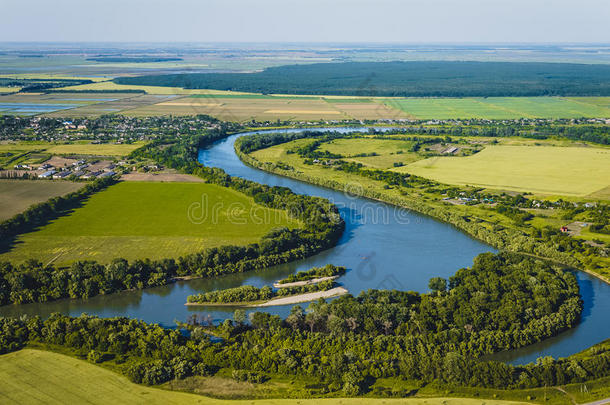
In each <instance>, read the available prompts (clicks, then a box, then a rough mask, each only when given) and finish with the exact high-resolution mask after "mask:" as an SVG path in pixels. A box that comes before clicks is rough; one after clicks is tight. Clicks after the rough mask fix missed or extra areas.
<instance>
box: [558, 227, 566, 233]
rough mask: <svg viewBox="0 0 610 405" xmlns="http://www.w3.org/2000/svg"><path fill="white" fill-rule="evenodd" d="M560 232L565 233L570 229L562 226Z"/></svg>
mask: <svg viewBox="0 0 610 405" xmlns="http://www.w3.org/2000/svg"><path fill="white" fill-rule="evenodd" d="M559 230H560V231H561V232H563V233H566V232H568V227H567V226H562V227H561V228H559Z"/></svg>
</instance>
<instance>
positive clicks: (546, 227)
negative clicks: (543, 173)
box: [236, 125, 610, 280]
mask: <svg viewBox="0 0 610 405" xmlns="http://www.w3.org/2000/svg"><path fill="white" fill-rule="evenodd" d="M411 131H412V132H414V133H415V134H417V135H412V134H411ZM515 131H516V130H515V129H514V128H513V127H512V126H492V125H490V126H481V127H475V128H472V129H468V130H467V133H464V132H466V131H465V130H464V129H463V128H461V127H440V128H426V127H420V128H413V129H411V128H409V129H407V131H406V134H405V131H404V130H403V132H399V131H398V130H397V131H394V132H395V133H393V132H392V131H391V132H389V133H384V134H376V135H375V134H368V135H359V134H351V135H345V134H340V133H315V132H305V133H299V134H278V133H272V134H264V135H255V136H249V137H243V138H240V139H238V141H237V143H236V151H237V153H238V155H239V156H240V158H241V159H242V160H244V161H245V162H247V163H249V164H251V165H253V166H256V167H259V168H261V169H263V170H269V171H273V172H275V173H278V174H281V175H285V176H289V177H294V178H298V179H301V180H304V181H308V182H311V183H314V184H319V185H323V186H327V187H331V188H335V189H339V190H345V189H346V185H349V184H358V185H359V187H357V188H356V189H353V188H350V189H349V190H350V192H353V193H357V194H359V195H362V196H365V197H370V198H375V199H380V200H383V201H386V202H389V203H392V204H396V205H398V206H402V207H407V208H409V209H414V210H416V211H418V212H421V213H424V214H426V215H430V216H433V217H435V218H438V219H440V220H442V221H445V222H448V223H451V224H453V225H455V226H457V227H459V228H461V229H463V230H464V231H466V232H467V233H469V234H470V235H472V236H473V237H476V238H478V239H480V240H482V241H485V242H487V243H489V244H491V245H493V246H495V247H497V248H499V249H503V250H508V251H514V252H525V253H528V254H533V255H536V256H540V257H546V258H549V259H551V260H554V261H557V262H561V263H563V264H566V265H568V266H574V267H579V268H581V269H585V270H588V271H590V272H592V273H593V274H595V275H597V276H599V277H601V278H605V279H606V280H610V278H608V277H610V270H609V269H610V259H609V258H608V253H607V252H608V247H607V246H605V245H604V244H603V243H598V242H599V241H600V238H599V237H597V238H596V237H595V236H593V234H594V233H588V232H586V229H585V232H581V233H580V235H578V236H571V235H572V234H571V233H570V232H564V233H562V232H560V228H561V227H562V226H565V225H567V224H569V223H571V222H572V221H582V222H587V223H589V222H592V223H595V224H605V223H607V221H608V217H607V214H606V213H607V212H608V210H607V208H606V207H607V205H606V204H605V203H604V202H603V201H597V202H593V203H591V202H590V201H591V200H589V199H588V200H584V201H582V200H577V199H575V198H569V199H568V198H567V197H564V198H563V199H562V198H558V197H557V196H555V197H550V196H548V195H547V196H546V197H545V196H540V195H527V196H526V197H527V198H526V197H524V196H523V195H516V196H515V198H513V197H512V196H514V195H515V194H516V193H514V192H511V193H510V194H507V193H506V192H502V191H501V190H500V191H498V190H497V189H487V188H483V187H466V186H461V187H456V186H449V185H446V184H441V183H437V182H435V181H433V180H430V179H427V178H423V177H419V176H416V175H413V174H408V173H398V172H396V171H388V170H378V169H371V168H367V167H365V166H363V165H362V164H358V163H355V162H349V161H347V160H346V159H345V158H337V157H328V153H329V152H328V151H327V150H322V148H323V147H324V145H326V144H328V143H329V142H330V141H334V142H336V141H337V140H338V139H348V140H351V139H359V140H360V141H361V142H365V140H366V137H373V138H375V141H377V140H379V139H386V138H387V139H388V140H390V139H392V140H396V139H403V140H407V139H408V140H411V141H413V140H416V142H415V143H414V145H413V149H416V148H417V149H416V152H415V153H416V154H417V155H418V156H421V157H425V156H427V155H428V154H430V153H433V152H432V151H426V149H431V148H433V147H436V146H435V145H437V146H442V145H445V146H442V148H443V149H444V148H446V147H447V146H446V145H455V146H458V147H460V148H463V147H465V146H466V144H469V143H471V144H474V145H479V146H480V145H481V144H484V145H485V144H487V145H493V144H497V145H498V146H495V148H498V149H501V148H502V147H504V146H503V144H508V145H514V146H520V147H524V148H531V149H532V150H535V149H536V148H537V146H535V144H541V145H548V146H551V145H561V146H576V145H583V143H582V142H583V140H587V141H590V140H595V141H596V142H599V143H602V144H607V142H608V136H607V134H606V133H605V132H604V131H605V128H604V127H593V126H592V127H589V126H587V125H585V126H572V127H568V126H566V127H563V126H558V127H554V126H542V127H540V128H536V129H535V131H532V132H530V133H529V136H531V137H532V138H534V139H524V138H513V137H512V136H514V134H515ZM429 133H433V134H436V135H435V136H430V135H429ZM449 134H451V136H449ZM455 134H457V135H459V136H454V135H455ZM550 134H555V135H554V137H553V138H551V135H550ZM439 135H444V136H443V137H440V136H439ZM466 135H468V137H466ZM556 136H561V138H559V139H557V138H555V137H556ZM566 138H567V139H566ZM571 140H574V141H571ZM576 141H578V143H576V144H575V143H574V142H576ZM429 145H430V146H429ZM523 145H531V146H523ZM506 147H508V146H506ZM542 149H543V150H546V149H549V150H550V149H552V148H542ZM555 149H556V150H558V151H561V150H565V149H567V150H572V149H576V148H565V147H554V148H553V150H555ZM580 149H582V150H585V151H586V150H592V151H595V150H599V151H601V152H605V149H601V148H589V147H581V148H580ZM580 149H578V150H580ZM437 150H442V149H437ZM436 153H438V154H441V153H439V152H436ZM479 153H481V152H479ZM576 153H579V152H578V151H577V152H576ZM584 153H587V152H584ZM318 156H319V157H320V158H321V159H319V162H318V163H315V159H313V158H315V157H318ZM382 156H384V155H382ZM385 156H399V155H389V154H386V155H385ZM476 156H477V155H474V156H473V158H476ZM445 159H448V160H449V159H451V161H460V160H464V159H468V158H461V157H447V158H445ZM420 162H421V161H420ZM535 162H536V161H534V162H528V164H529V165H530V167H531V165H534V166H535V164H536V163H535ZM594 162H595V160H594ZM598 162H600V164H601V165H602V166H604V165H605V164H606V162H605V161H603V160H602V161H600V160H598ZM587 163H588V162H584V163H582V164H585V165H586V164H587ZM546 164H547V167H546V168H545V170H547V172H553V171H554V170H555V173H558V174H557V176H558V179H557V180H555V183H554V184H562V183H561V182H562V180H561V176H562V173H561V171H556V169H555V168H556V167H562V166H561V165H560V164H558V163H557V162H555V161H552V160H551V159H547V161H546ZM567 165H568V166H570V165H571V163H568V164H567ZM401 169H402V168H401ZM401 169H397V170H401ZM486 170H487V168H480V171H482V172H485V171H486ZM513 170H518V169H513ZM538 171H540V170H538ZM577 173H578V172H577ZM534 174H535V173H534ZM468 175H469V176H476V175H480V176H485V175H486V173H477V174H473V173H469V174H468ZM570 176H571V175H570V174H569V173H567V174H565V177H566V180H565V181H564V183H565V182H569V181H571V180H570ZM581 178H583V179H584V181H583V183H585V184H587V182H589V181H595V180H594V179H591V180H589V179H586V178H584V177H583V176H581ZM601 178H605V177H603V176H601ZM513 181H514V182H515V183H519V182H520V181H522V180H520V179H518V178H515V179H513ZM569 184H572V185H573V184H575V183H574V182H572V183H569ZM604 190H605V189H604ZM597 193H598V194H596V195H598V196H599V197H597V198H600V197H601V198H603V195H602V194H601V193H600V192H597ZM511 195H512V196H511ZM585 202H586V204H585ZM497 203H501V204H502V205H506V206H508V207H512V208H516V209H518V210H519V211H515V210H512V209H504V210H501V211H502V212H500V211H499V210H497V209H496V208H495V207H494V206H495V204H497ZM575 204H576V206H577V207H575ZM521 210H527V212H525V211H524V212H521ZM598 214H599V215H598ZM597 235H602V234H597ZM603 236H604V235H602V238H601V239H603Z"/></svg>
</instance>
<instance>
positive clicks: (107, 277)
mask: <svg viewBox="0 0 610 405" xmlns="http://www.w3.org/2000/svg"><path fill="white" fill-rule="evenodd" d="M225 136H226V127H225V126H221V127H220V128H217V129H214V130H210V131H208V132H207V133H205V134H199V133H197V134H195V135H192V136H183V137H181V138H178V139H176V138H173V139H171V140H170V139H160V140H157V141H155V142H153V143H151V144H147V145H146V146H144V147H142V148H139V149H137V150H136V151H134V152H133V153H132V154H131V157H132V158H134V159H142V160H147V159H148V160H151V161H155V162H161V163H162V164H163V165H164V166H166V167H170V168H172V169H175V170H180V171H182V173H185V174H190V175H195V176H198V177H200V178H201V179H203V180H204V181H205V182H207V183H210V184H209V185H203V186H206V187H222V188H223V190H224V191H225V193H226V196H227V197H228V196H229V195H232V196H233V199H234V198H238V199H240V198H241V199H242V200H244V201H247V202H251V201H253V202H254V203H256V204H258V205H260V206H261V207H260V208H259V209H258V210H256V213H257V215H260V213H265V212H268V210H265V207H266V208H267V209H271V210H274V209H275V210H283V211H284V213H287V216H288V217H290V218H291V220H293V221H296V223H298V224H299V225H301V226H300V227H299V228H296V229H291V228H289V227H273V228H272V229H271V230H270V231H269V232H268V233H267V234H265V235H264V236H263V237H262V238H261V240H260V241H259V242H258V243H251V244H249V245H247V246H236V245H222V246H219V247H208V248H205V249H203V250H199V251H196V252H195V253H190V254H187V255H184V256H181V257H179V258H178V260H175V259H173V258H172V259H162V260H157V261H151V260H150V259H149V258H147V259H145V260H134V261H133V262H131V263H129V262H128V261H127V260H125V259H124V258H116V259H115V260H112V262H111V263H109V264H107V265H102V264H99V263H97V262H94V261H81V262H74V263H73V264H72V265H71V266H69V267H59V268H56V267H54V266H52V265H49V264H46V265H45V264H43V263H40V262H37V261H36V260H30V261H27V262H25V263H23V264H21V265H13V264H11V263H8V262H5V263H0V273H1V275H2V277H1V279H0V285H2V288H1V289H0V293H1V295H0V303H1V304H8V303H27V302H45V301H48V300H54V299H59V298H65V297H72V298H81V297H85V298H86V297H92V296H94V295H97V294H109V293H112V292H116V291H121V290H125V289H134V288H138V289H141V288H145V287H152V286H159V285H164V284H167V283H169V282H172V281H173V280H175V278H176V277H177V276H197V277H209V276H217V275H220V274H227V273H236V272H244V271H248V270H253V269H260V268H265V267H269V266H272V265H277V264H281V263H286V262H289V261H292V260H297V259H301V258H304V257H307V256H310V255H313V254H315V253H318V252H320V251H322V250H324V249H327V248H328V247H330V246H334V245H335V244H336V243H337V241H338V239H339V237H340V235H341V233H342V232H343V228H344V226H345V223H344V221H343V220H342V219H341V218H340V216H339V213H338V209H337V207H335V206H334V205H332V204H330V202H329V201H328V200H325V199H322V198H318V197H310V196H304V195H296V194H294V193H292V192H291V191H290V190H289V189H287V188H283V187H269V186H266V185H261V184H257V183H254V182H252V181H249V180H244V179H241V178H235V177H231V176H229V175H227V174H226V173H225V172H224V171H222V170H220V169H216V168H207V167H203V166H201V165H200V164H199V163H197V152H198V148H199V147H201V146H204V145H207V144H209V143H211V142H214V141H215V140H218V139H221V138H223V137H225ZM113 181H114V180H113V179H112V178H106V179H103V180H101V179H100V180H98V181H96V182H94V183H91V184H89V185H87V186H86V187H85V188H84V189H83V190H84V191H82V192H80V193H73V194H72V195H69V196H68V198H59V199H53V200H50V201H48V202H47V203H44V204H40V205H39V206H36V207H33V208H32V209H30V210H28V211H26V213H24V214H23V215H21V214H20V215H18V216H16V217H14V218H12V219H11V220H9V221H5V222H4V223H3V224H2V228H0V231H1V232H2V234H3V235H6V236H8V238H6V243H7V244H8V243H9V242H11V241H12V239H11V240H9V239H10V238H13V237H15V235H17V234H18V233H20V232H24V231H27V230H30V229H31V227H33V226H41V225H44V224H46V222H47V221H48V220H49V219H50V216H52V217H57V216H59V215H64V216H63V217H61V218H60V220H59V221H57V223H61V222H62V221H68V224H72V225H79V224H78V218H73V217H72V216H71V215H70V214H72V212H70V210H71V209H73V208H74V204H78V203H80V202H82V199H83V198H84V197H87V196H89V194H90V193H91V192H93V191H99V190H100V189H101V188H103V187H105V186H107V185H109V184H110V183H111V182H113ZM155 184H156V185H157V186H158V185H163V183H152V184H151V183H148V184H147V183H140V186H138V187H144V188H146V187H154V186H155ZM174 184H175V183H174ZM187 186H189V187H198V186H202V184H201V183H189V184H188V185H184V187H187ZM122 187H127V188H126V189H125V190H130V189H131V188H130V187H131V186H121V187H118V189H119V190H123V188H122ZM115 190H116V189H115ZM131 190H132V189H131ZM185 190H186V189H185ZM189 190H191V191H192V190H193V189H189ZM199 190H200V191H201V189H199ZM144 191H146V190H144ZM148 191H150V190H148ZM176 191H180V190H176ZM183 191H184V190H183ZM235 193H237V194H235ZM152 194H154V195H152ZM152 194H151V195H150V198H151V199H155V198H158V195H157V194H155V193H152ZM110 195H111V196H115V197H117V198H118V200H116V201H111V202H114V203H123V201H121V200H120V197H121V196H122V194H121V193H118V194H116V192H115V193H111V194H110ZM236 195H237V196H238V197H235V196H236ZM95 197H96V198H102V199H103V198H104V196H103V195H101V194H100V195H96V196H95ZM133 197H134V198H132V199H131V200H129V201H128V202H125V203H124V206H125V207H127V208H129V207H131V209H132V211H133V212H137V211H139V210H140V209H139V208H138V209H136V208H134V207H135V205H136V204H137V203H136V202H137V201H138V199H139V198H141V197H142V195H137V196H133ZM179 198H180V196H167V197H166V199H167V200H168V201H170V202H171V201H177V199H179ZM92 200H93V199H92ZM134 201H136V202H134ZM231 201H233V200H231ZM89 202H91V201H88V202H87V203H85V206H86V205H87V204H88V203H89ZM181 202H182V203H184V201H183V200H181ZM140 204H145V203H142V202H140ZM93 206H94V207H95V204H93ZM248 207H251V205H249V204H244V205H239V204H237V205H236V204H231V205H230V206H228V207H226V208H225V207H224V205H223V204H220V207H218V206H216V207H214V206H212V207H209V204H208V201H206V199H205V198H204V196H203V195H202V194H201V193H199V194H197V199H195V200H194V201H192V202H190V205H187V206H186V207H185V208H186V210H185V211H182V215H184V217H183V218H182V219H181V221H182V223H183V224H186V221H188V220H189V219H190V220H191V221H190V224H186V225H185V226H186V227H187V228H188V227H193V226H194V225H196V224H197V223H198V222H200V224H206V223H207V224H208V225H209V224H211V225H212V226H214V225H215V222H218V221H221V222H222V221H224V222H225V223H227V224H228V223H231V218H230V217H227V218H219V217H217V215H218V214H219V213H222V212H223V210H224V211H226V212H230V215H231V216H236V217H237V218H238V219H240V220H243V218H244V216H245V214H244V212H243V211H244V210H245V209H246V208H248ZM123 208H124V207H123ZM149 208H150V210H152V211H150V213H152V214H153V215H156V214H160V213H159V207H149ZM183 208H184V207H183ZM83 209H86V208H83ZM77 211H78V210H77ZM94 212H95V210H94ZM106 212H108V205H106V204H101V206H99V209H98V213H100V215H102V213H106ZM116 212H118V214H117V215H118V216H119V217H120V218H121V219H124V220H125V221H127V222H129V220H130V219H131V218H125V214H124V213H122V214H121V212H120V210H116ZM162 214H163V215H166V212H165V211H164V212H163V213H162ZM121 215H123V217H121ZM163 215H162V216H163ZM176 215H178V214H176ZM210 215H211V216H210ZM215 215H216V216H215ZM185 217H186V219H185ZM89 218H90V220H91V221H92V223H96V221H98V222H97V223H98V224H99V219H98V218H97V217H96V216H95V215H90V217H89ZM175 218H177V217H175ZM253 218H254V216H250V220H252V219H253ZM280 218H284V217H283V216H282V215H280ZM150 219H151V218H150V217H148V218H145V219H144V220H143V221H142V222H141V223H140V224H136V227H137V229H139V230H140V232H143V233H144V236H146V232H153V231H152V226H151V225H147V224H150V223H151V221H150ZM276 219H277V218H276ZM71 221H75V222H71ZM206 221H209V222H206ZM247 223H248V222H247V221H246V224H247ZM55 224H56V223H51V224H49V225H48V226H51V227H52V226H54V225H55ZM270 224H272V222H268V223H267V225H270ZM60 225H61V224H60ZM80 225H82V224H80ZM89 225H90V224H87V227H88V226H89ZM232 225H238V224H232ZM241 225H244V224H243V223H242V224H241ZM258 225H259V226H260V225H261V224H258ZM58 226H59V225H58ZM106 226H108V229H106V228H105V227H106ZM87 227H83V229H87ZM269 227H270V228H271V226H269ZM174 228H175V224H166V226H165V227H164V228H162V229H165V230H166V231H167V232H170V233H171V230H172V229H174ZM228 228H231V227H230V226H229V227H228ZM58 229H59V230H61V229H64V230H65V231H66V233H67V232H74V229H73V228H72V227H71V226H65V227H64V228H61V226H60V227H59V228H58ZM191 229H192V228H191ZM97 230H98V235H92V236H88V237H92V238H101V237H103V235H104V232H108V230H110V231H113V232H115V233H118V234H121V232H123V233H122V234H123V235H124V234H125V233H124V232H126V231H125V228H124V227H122V224H120V223H114V224H99V227H98V228H97ZM154 232H158V230H157V228H156V227H155V230H154ZM34 234H36V233H34ZM237 234H238V235H241V233H240V232H237V233H236V235H237ZM25 236H31V235H25ZM85 236H86V235H85ZM169 236H171V235H169ZM163 237H167V235H165V236H163ZM109 238H111V239H114V238H117V236H110V237H109ZM3 239H4V238H3ZM3 241H4V240H3ZM155 248H158V247H155ZM17 249H18V248H17ZM200 249H202V248H201V247H200ZM10 254H11V252H9V253H8V254H7V255H10ZM114 255H115V256H114V257H116V252H115V253H114ZM171 255H172V256H175V251H173V252H172V254H171ZM55 260H57V258H55Z"/></svg>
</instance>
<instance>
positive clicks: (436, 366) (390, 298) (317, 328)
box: [0, 253, 610, 395]
mask: <svg viewBox="0 0 610 405" xmlns="http://www.w3.org/2000/svg"><path fill="white" fill-rule="evenodd" d="M430 286H431V288H432V290H433V292H432V293H430V294H418V293H415V292H402V291H395V290H392V291H390V290H384V291H380V290H369V291H366V292H362V293H361V294H360V295H359V296H358V297H353V296H351V295H346V296H343V297H341V298H338V299H336V300H333V301H331V302H325V301H324V300H320V301H318V302H315V303H312V304H311V305H310V307H309V308H308V311H307V312H305V311H304V310H303V309H302V308H301V307H300V306H295V307H293V309H292V311H291V313H290V315H289V316H288V317H287V318H285V319H281V318H280V317H279V316H277V315H270V314H268V313H264V312H255V313H252V314H251V315H250V318H249V319H250V321H249V322H248V323H246V322H245V317H244V314H243V311H241V312H239V311H236V316H235V317H234V321H231V320H226V321H225V322H224V323H222V324H220V325H216V326H211V325H202V324H200V323H199V322H192V323H191V325H190V326H189V329H190V334H189V335H188V336H187V335H185V334H182V333H180V331H178V330H169V329H164V328H161V327H159V326H157V325H148V324H146V323H143V322H141V321H137V320H132V319H128V318H113V319H100V318H97V317H90V316H86V315H83V316H81V317H78V318H71V317H68V316H64V315H59V314H54V315H52V316H51V317H50V318H49V319H47V320H45V321H42V320H41V319H39V318H27V317H22V318H21V319H10V318H0V331H1V332H2V333H1V334H0V336H2V339H0V353H6V352H9V351H14V350H18V349H19V348H21V347H23V346H24V345H26V344H28V343H30V342H39V343H42V344H50V345H60V346H63V347H67V348H70V349H72V350H75V351H76V353H77V354H80V355H82V356H85V357H87V358H88V359H89V360H90V361H92V362H96V363H97V362H101V361H106V360H110V359H114V360H115V361H116V363H117V364H118V365H119V367H118V368H117V369H118V370H121V371H122V372H124V373H125V374H126V375H127V376H128V377H129V378H131V379H132V380H133V381H135V382H139V383H145V384H159V383H162V382H165V381H168V380H170V379H173V378H178V379H180V378H184V377H186V376H189V375H212V374H214V373H215V372H217V370H219V369H220V368H229V369H232V370H233V371H234V374H235V378H236V379H242V380H247V381H252V382H256V381H259V382H260V381H262V380H264V379H265V374H272V375H273V374H278V373H279V374H282V375H293V376H299V377H306V378H308V380H310V381H311V380H313V381H320V382H322V384H320V386H321V387H322V388H321V389H320V390H319V394H325V393H328V392H333V391H342V395H357V394H360V393H362V392H366V391H367V390H368V389H369V387H370V384H371V383H372V382H373V381H375V379H378V378H384V377H392V376H400V377H402V378H407V379H418V380H421V381H423V382H431V381H436V382H437V383H440V384H443V385H447V386H451V385H460V386H478V387H494V388H517V387H519V388H526V387H540V386H544V385H549V386H553V385H557V384H566V383H570V382H582V381H586V380H588V379H594V378H600V377H603V376H607V375H609V374H610V350H609V349H610V348H609V345H608V344H607V343H602V344H600V345H598V346H597V347H596V348H595V350H593V349H592V350H590V351H589V352H588V353H587V354H584V355H577V356H573V357H570V358H567V359H560V360H554V359H552V358H544V359H540V360H539V361H538V362H536V363H535V364H534V363H533V364H529V365H527V366H512V365H508V364H504V363H499V362H490V361H481V360H477V358H478V357H479V356H481V355H482V354H485V353H493V352H497V351H500V350H507V349H511V348H516V347H521V346H525V345H528V344H531V343H533V342H537V341H540V340H543V339H545V338H548V337H550V336H553V335H556V334H557V333H559V332H561V331H563V330H565V329H567V328H570V327H572V326H574V325H575V324H576V323H577V322H578V320H579V317H580V313H581V311H582V302H581V300H580V296H579V292H578V285H577V283H576V280H575V277H574V276H573V275H572V274H570V273H569V272H564V271H562V270H560V269H557V268H555V267H554V266H552V265H550V264H548V263H547V262H544V261H540V260H537V259H533V258H529V257H525V256H520V255H514V254H507V253H501V254H498V255H494V254H491V253H485V254H482V255H480V256H478V257H477V258H476V259H475V261H474V264H473V266H472V267H471V268H465V269H461V270H459V271H458V272H457V273H456V274H455V275H454V276H452V277H451V278H449V280H445V279H442V278H434V279H432V280H430ZM238 312H239V313H238ZM208 332H209V333H213V334H215V335H222V336H223V339H220V340H218V339H216V340H211V339H210V338H209V335H208V334H207V333H208ZM379 394H381V395H383V393H379Z"/></svg>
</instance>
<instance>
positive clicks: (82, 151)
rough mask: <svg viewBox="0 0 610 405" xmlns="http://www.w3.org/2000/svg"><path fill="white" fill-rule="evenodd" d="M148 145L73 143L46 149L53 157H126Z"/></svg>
mask: <svg viewBox="0 0 610 405" xmlns="http://www.w3.org/2000/svg"><path fill="white" fill-rule="evenodd" d="M145 144H146V142H145V141H138V142H134V143H129V144H114V143H102V144H92V143H73V144H67V143H66V144H59V145H52V146H51V147H49V148H48V149H46V152H47V153H51V154H53V155H92V156H117V157H120V156H126V155H129V154H130V153H131V152H133V151H134V150H136V149H138V148H139V147H141V146H144V145H145Z"/></svg>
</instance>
